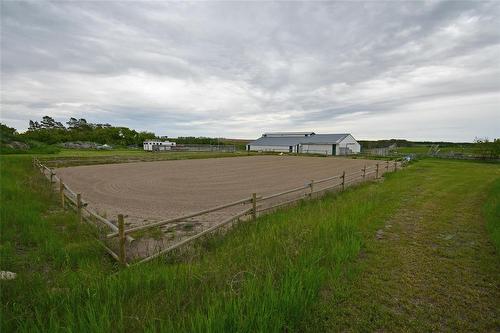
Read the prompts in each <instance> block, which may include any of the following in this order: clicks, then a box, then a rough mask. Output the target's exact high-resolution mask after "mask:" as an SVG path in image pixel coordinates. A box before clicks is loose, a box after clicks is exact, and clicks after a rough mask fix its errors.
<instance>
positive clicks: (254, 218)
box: [252, 193, 257, 221]
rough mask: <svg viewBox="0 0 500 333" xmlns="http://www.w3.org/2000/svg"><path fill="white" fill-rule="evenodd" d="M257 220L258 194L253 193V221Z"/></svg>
mask: <svg viewBox="0 0 500 333" xmlns="http://www.w3.org/2000/svg"><path fill="white" fill-rule="evenodd" d="M256 219H257V193H252V220H254V221H255V220H256Z"/></svg>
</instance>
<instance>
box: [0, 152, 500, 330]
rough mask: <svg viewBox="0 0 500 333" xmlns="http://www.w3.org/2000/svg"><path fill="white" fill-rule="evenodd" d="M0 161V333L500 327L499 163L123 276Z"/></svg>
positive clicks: (382, 187) (250, 231)
mask: <svg viewBox="0 0 500 333" xmlns="http://www.w3.org/2000/svg"><path fill="white" fill-rule="evenodd" d="M96 153H97V152H96ZM99 153H100V152H99ZM0 161H1V178H0V181H1V198H0V199H1V209H0V218H1V223H2V226H1V228H2V230H1V231H2V232H1V252H0V254H1V262H0V267H1V269H2V270H9V271H13V272H16V273H18V277H17V278H16V279H15V280H10V281H0V287H1V299H2V302H1V312H2V313H1V331H2V332H12V331H21V332H33V331H40V332H42V331H43V332H47V331H50V332H59V331H61V332H63V331H64V332H68V331H76V332H80V331H81V332H110V331H114V332H116V331H127V332H136V331H165V332H225V331H231V332H233V331H238V332H255V331H261V332H283V331H338V330H342V331H373V330H380V331H394V330H402V331H428V330H436V329H437V330H440V329H442V330H446V329H443V328H446V327H450V328H451V329H449V330H451V331H453V330H455V328H460V327H461V326H459V325H460V324H463V325H466V326H463V327H465V328H466V329H467V330H469V329H470V330H475V331H482V330H486V331H495V330H498V329H499V328H500V326H499V322H498V318H500V313H499V310H498V309H499V308H500V307H499V304H498V299H500V295H499V288H498V286H499V283H500V281H499V277H500V265H499V259H498V258H499V257H498V251H499V247H498V246H499V243H500V242H499V231H498V230H499V228H500V225H499V221H500V219H498V212H499V207H498V206H499V195H500V182H499V178H500V168H499V166H498V164H486V163H472V162H457V161H437V160H422V161H419V162H417V163H415V164H413V165H410V166H409V167H408V168H407V169H405V170H403V171H401V172H398V173H395V174H389V175H387V177H386V179H385V180H384V181H382V182H374V183H370V184H365V185H361V186H359V187H356V188H352V189H349V190H347V191H346V192H344V193H341V194H338V195H328V196H326V197H324V198H322V199H319V200H313V201H308V202H303V203H301V204H300V205H298V206H296V207H293V208H289V209H284V210H280V211H278V212H276V213H273V214H270V215H267V216H263V217H261V218H259V219H258V220H257V221H256V222H254V223H242V224H240V225H239V226H237V227H236V228H233V229H232V230H230V231H229V232H228V233H227V234H226V235H221V234H216V235H213V236H211V237H207V238H205V239H202V240H201V241H200V242H198V243H197V244H196V245H195V247H194V248H193V249H192V250H191V251H189V253H188V255H181V254H180V253H174V254H172V255H171V256H169V257H168V258H162V259H160V260H157V261H154V262H151V263H148V264H146V265H142V266H137V267H132V268H129V269H121V268H119V267H117V265H116V264H115V263H114V262H113V260H112V259H110V258H109V257H108V256H107V255H106V254H105V252H104V251H103V250H101V249H100V248H99V246H98V245H97V244H96V242H95V241H94V240H93V238H92V236H91V235H92V232H93V230H92V228H90V227H88V226H84V225H80V224H78V223H77V219H76V217H75V216H74V215H73V214H72V213H68V212H64V211H62V210H61V209H60V208H59V207H58V205H57V200H56V198H55V195H54V194H52V192H51V190H50V188H49V187H48V185H47V182H46V180H45V179H44V178H43V177H42V176H41V175H39V174H38V173H37V172H36V171H35V170H33V168H32V166H31V160H30V158H29V157H28V156H25V157H23V156H9V157H1V160H0ZM457 208H458V209H457ZM388 225H390V226H391V228H392V229H391V231H390V232H389V231H387V230H388V228H387V226H388ZM380 230H383V231H384V232H383V237H382V238H381V239H379V237H378V235H379V233H380ZM393 230H394V231H393ZM487 230H488V232H487ZM391 233H393V234H391ZM375 235H377V237H375ZM450 235H451V238H450ZM412 242H416V243H417V245H415V244H413V243H412ZM494 243H496V244H497V248H496V250H495V247H494V245H493V244H494ZM426 249H428V250H426ZM443 258H444V259H443ZM443 263H444V266H443V267H444V268H443V269H441V268H440V267H442V264H443ZM420 268H421V269H420ZM450 272H452V273H454V274H457V275H456V276H455V275H454V274H452V273H450ZM464 272H465V273H466V275H465V276H464V275H460V274H461V273H464ZM446 273H447V274H446ZM411 274H414V277H415V278H414V279H413V280H412V275H411ZM450 276H451V277H452V278H450ZM462 276H463V278H462ZM427 282H430V283H427ZM447 283H448V285H449V286H447ZM461 283H462V284H463V286H462V287H461V288H459V289H456V287H457V286H460V285H461ZM433 288H434V289H433ZM421 293H423V296H422V297H421V298H419V297H417V296H418V295H420V294H421ZM436 293H437V294H436ZM441 294H443V295H448V296H449V295H451V296H450V297H439V295H441ZM392 296H394V297H392ZM464 296H465V298H463V297H464ZM463 299H465V301H463ZM398 304H402V306H401V307H398ZM436 309H437V310H436ZM433 311H435V313H436V314H435V315H430V316H429V315H428V314H431V313H434V312H433ZM443 318H444V319H443ZM440 325H444V326H440ZM459 330H460V329H459Z"/></svg>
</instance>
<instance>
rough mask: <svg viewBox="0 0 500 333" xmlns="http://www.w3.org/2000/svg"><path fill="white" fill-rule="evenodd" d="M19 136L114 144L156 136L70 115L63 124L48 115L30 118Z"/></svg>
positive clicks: (40, 140)
mask: <svg viewBox="0 0 500 333" xmlns="http://www.w3.org/2000/svg"><path fill="white" fill-rule="evenodd" d="M20 136H21V137H23V138H25V139H28V140H34V141H39V142H44V143H46V144H55V143H62V142H71V141H92V142H96V143H100V144H108V145H114V146H116V145H118V146H130V145H142V142H143V141H145V140H150V139H155V138H156V135H155V134H154V133H152V132H147V131H139V132H138V131H136V130H133V129H130V128H128V127H122V126H112V125H110V124H94V123H90V122H88V121H87V120H86V119H84V118H80V119H77V118H73V117H71V118H70V119H69V120H68V121H67V122H66V126H65V125H64V124H63V123H61V122H59V121H55V120H54V118H52V117H50V116H44V117H43V118H42V120H41V121H33V120H30V121H29V128H28V131H26V132H25V133H22V134H20Z"/></svg>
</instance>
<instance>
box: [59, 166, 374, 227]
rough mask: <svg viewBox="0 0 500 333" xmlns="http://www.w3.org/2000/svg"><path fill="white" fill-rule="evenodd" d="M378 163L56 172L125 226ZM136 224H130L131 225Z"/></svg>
mask: <svg viewBox="0 0 500 333" xmlns="http://www.w3.org/2000/svg"><path fill="white" fill-rule="evenodd" d="M376 163H377V161H370V160H354V159H344V158H324V157H295V156H248V157H233V158H217V159H198V160H177V161H162V162H142V163H125V164H108V165H92V166H78V167H70V168H61V169H58V170H57V174H58V175H59V176H60V177H61V178H62V179H64V181H65V182H66V183H67V184H68V185H69V186H70V187H71V188H72V189H73V190H75V191H77V192H80V193H82V195H83V197H84V198H85V200H87V201H88V202H89V203H90V204H91V206H92V207H94V208H96V209H97V210H98V211H102V212H106V214H108V216H109V215H115V214H118V213H122V214H126V215H128V218H127V220H128V221H129V222H132V221H133V222H135V223H137V222H139V221H143V223H147V221H149V220H157V219H164V218H170V217H176V216H179V215H182V214H185V213H189V212H196V211H199V210H202V209H206V208H211V207H213V206H217V205H219V204H225V203H228V202H232V201H236V200H238V199H242V198H246V197H249V196H251V194H252V193H253V192H256V193H258V194H259V195H268V194H273V193H277V192H280V191H283V190H287V189H290V188H293V187H297V186H302V185H304V184H305V183H307V182H308V181H309V180H311V179H321V178H326V177H329V176H332V175H335V174H339V173H342V171H344V170H347V171H348V172H349V170H356V171H358V170H360V169H361V168H363V167H364V165H367V166H370V165H374V164H376ZM135 223H134V224H135Z"/></svg>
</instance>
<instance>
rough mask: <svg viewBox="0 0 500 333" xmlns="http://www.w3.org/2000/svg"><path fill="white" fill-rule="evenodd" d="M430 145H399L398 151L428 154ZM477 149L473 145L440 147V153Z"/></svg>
mask: <svg viewBox="0 0 500 333" xmlns="http://www.w3.org/2000/svg"><path fill="white" fill-rule="evenodd" d="M429 149H430V146H414V147H397V148H396V151H397V152H398V153H401V154H427V153H428V152H429ZM474 151H475V149H474V148H473V147H439V152H440V153H448V152H455V153H462V154H473V153H474Z"/></svg>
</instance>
